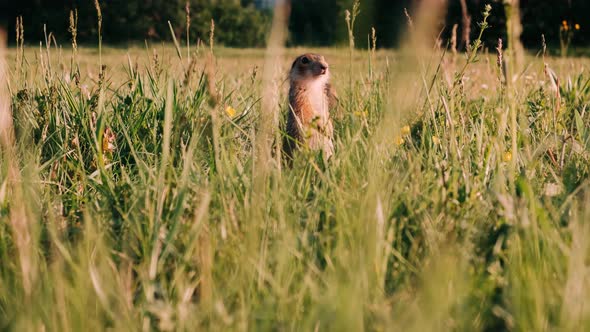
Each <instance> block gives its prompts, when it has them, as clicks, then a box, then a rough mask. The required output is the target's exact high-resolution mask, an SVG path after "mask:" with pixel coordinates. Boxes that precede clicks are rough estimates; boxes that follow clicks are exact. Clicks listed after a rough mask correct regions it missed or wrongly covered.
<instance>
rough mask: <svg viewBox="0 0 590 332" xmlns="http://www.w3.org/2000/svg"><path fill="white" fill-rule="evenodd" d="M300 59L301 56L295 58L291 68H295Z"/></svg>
mask: <svg viewBox="0 0 590 332" xmlns="http://www.w3.org/2000/svg"><path fill="white" fill-rule="evenodd" d="M298 60H299V58H297V59H295V61H293V64H292V65H291V69H293V68H295V64H297V61H298Z"/></svg>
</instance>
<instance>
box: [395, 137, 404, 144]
mask: <svg viewBox="0 0 590 332" xmlns="http://www.w3.org/2000/svg"><path fill="white" fill-rule="evenodd" d="M394 143H395V145H397V146H400V145H402V144H404V139H403V138H402V137H401V136H396V137H395V140H394Z"/></svg>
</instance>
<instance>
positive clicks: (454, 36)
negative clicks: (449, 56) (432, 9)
mask: <svg viewBox="0 0 590 332" xmlns="http://www.w3.org/2000/svg"><path fill="white" fill-rule="evenodd" d="M457 28H459V25H458V24H454V25H453V30H452V32H451V52H452V53H453V58H454V57H455V56H456V55H457Z"/></svg>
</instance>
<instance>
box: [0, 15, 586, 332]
mask: <svg viewBox="0 0 590 332" xmlns="http://www.w3.org/2000/svg"><path fill="white" fill-rule="evenodd" d="M417 21H418V22H419V20H417ZM356 42H357V46H359V45H358V44H359V41H358V40H357V41H356ZM178 48H179V46H177V47H175V46H171V45H149V47H147V48H141V47H136V48H130V49H117V48H109V47H107V46H106V45H105V46H103V47H102V50H101V53H102V54H101V61H102V64H104V65H106V70H105V72H104V74H103V75H101V74H100V73H99V69H100V68H99V66H97V65H96V63H98V56H99V54H98V51H97V50H96V49H93V48H83V47H80V48H78V51H77V53H76V60H75V61H76V62H77V63H78V64H79V68H80V77H79V78H77V77H75V76H74V75H73V73H74V72H73V71H72V70H71V68H72V66H71V58H70V56H71V55H70V53H71V52H70V50H69V49H68V48H66V47H65V46H64V48H63V49H61V50H60V49H58V48H55V47H51V48H48V49H46V48H42V49H38V48H25V49H24V57H25V59H26V61H24V62H22V66H23V70H22V71H16V70H15V69H14V68H15V63H16V60H15V58H14V57H15V56H16V54H17V52H16V49H9V50H8V52H7V55H8V57H9V68H10V70H9V72H8V77H9V79H8V85H7V88H8V89H7V91H6V94H8V95H9V96H10V97H9V100H10V101H11V105H12V111H13V119H14V127H15V132H16V143H14V144H12V145H11V146H10V147H8V146H7V145H6V144H5V145H3V146H2V150H1V152H2V153H1V154H0V156H1V157H2V164H1V168H0V261H1V262H2V264H1V265H0V326H1V327H2V328H3V329H8V330H42V329H45V330H55V331H68V330H71V331H79V330H104V329H114V330H125V331H129V330H140V329H141V330H152V329H155V330H191V331H192V330H197V329H212V330H254V331H257V330H305V331H308V330H320V331H321V330H336V331H343V330H353V331H359V330H363V329H366V330H404V331H406V330H414V331H425V330H434V331H439V330H468V331H473V330H494V329H512V330H522V331H531V330H547V329H566V330H567V329H570V330H582V329H584V328H585V327H588V326H589V324H590V319H589V318H590V313H589V312H588V306H587V305H586V299H587V298H588V295H590V294H589V289H588V282H589V278H588V277H589V276H588V269H587V267H586V265H587V260H588V250H589V249H588V248H589V244H588V240H587V239H588V238H590V231H589V229H588V226H587V225H586V220H587V218H588V217H590V212H589V211H590V210H588V206H589V204H590V200H589V198H590V196H588V190H587V185H588V180H587V179H588V174H589V173H588V172H589V171H590V166H589V165H590V164H589V158H590V155H589V145H588V143H589V137H590V131H589V130H588V129H587V128H588V126H589V124H590V115H589V114H588V111H587V105H588V103H589V102H590V76H589V75H588V74H587V73H586V72H585V68H587V66H588V65H589V64H590V60H588V59H584V58H581V59H568V58H564V59H551V58H547V59H546V61H547V66H548V68H550V69H551V70H552V71H553V72H555V74H556V75H557V77H558V78H559V80H558V82H555V81H554V80H552V79H551V78H549V76H547V74H546V69H545V68H546V66H545V63H544V62H543V59H542V58H541V57H533V56H528V57H527V58H526V66H525V69H524V72H516V73H515V74H514V76H513V77H507V80H508V83H507V85H506V86H503V85H502V79H501V78H500V77H499V76H498V75H499V74H498V70H497V68H496V60H495V56H494V55H489V54H485V51H484V50H479V53H477V54H472V56H473V57H471V56H470V57H469V63H466V62H465V57H463V56H462V55H456V56H455V55H453V54H451V53H450V52H449V53H446V52H444V51H443V50H435V51H433V52H429V53H427V54H424V56H421V57H419V58H415V57H414V56H415V54H412V53H411V52H409V51H408V50H400V51H385V50H382V51H376V52H375V53H374V54H372V53H369V51H362V50H355V51H352V52H350V53H349V50H348V49H338V48H326V49H318V50H309V49H305V50H304V49H285V50H284V54H283V55H282V56H281V57H280V58H279V59H278V61H277V62H276V63H277V64H278V65H279V66H280V68H282V69H283V72H284V73H285V74H284V77H273V76H272V75H269V76H268V78H267V79H268V80H269V81H267V82H266V84H267V85H265V88H266V89H268V88H269V87H272V88H273V89H276V91H274V90H273V91H271V92H274V93H278V98H277V100H278V104H277V105H273V104H268V105H266V106H265V107H266V109H271V110H276V111H280V112H281V114H284V112H286V111H287V105H286V100H287V98H286V91H287V89H288V86H287V84H288V83H287V82H286V78H287V77H286V75H287V71H288V69H289V65H290V63H291V61H292V59H293V58H294V57H295V56H296V55H298V54H300V53H303V52H304V51H315V52H318V53H321V54H323V55H324V56H325V57H326V59H327V61H328V62H329V63H330V66H331V71H332V73H333V75H332V76H333V83H334V85H335V87H336V89H337V91H338V92H339V96H340V105H339V109H337V110H335V111H334V113H333V117H334V123H335V135H334V136H335V148H336V153H335V154H334V156H333V158H332V159H331V160H330V162H329V164H328V165H323V164H322V162H321V158H318V156H315V155H309V154H305V153H302V154H299V155H298V156H297V158H296V160H295V161H294V164H293V167H292V168H288V167H287V168H285V167H278V166H277V165H274V166H272V165H271V166H265V167H268V169H267V170H266V171H265V175H264V176H265V180H264V181H262V182H259V183H258V185H257V186H254V185H253V184H254V182H255V179H256V176H257V174H258V173H259V170H257V169H256V167H257V166H256V165H257V163H256V160H255V156H256V155H257V152H256V148H255V144H256V141H255V137H256V134H257V133H258V132H259V124H260V122H259V120H260V114H261V109H263V108H262V101H261V98H262V97H263V86H262V81H263V74H264V69H265V68H264V66H265V64H268V61H265V58H264V56H265V51H264V50H235V49H226V48H215V49H214V55H215V58H214V59H213V60H212V61H214V64H215V66H214V68H215V70H213V72H208V69H209V70H210V68H211V67H208V66H211V64H210V63H208V61H207V56H208V53H209V52H210V50H209V48H208V47H203V46H201V47H200V48H198V47H196V46H192V49H193V53H192V54H191V59H192V60H193V61H195V62H194V65H193V66H191V65H190V63H189V62H188V61H181V60H180V59H179V58H178V54H181V53H180V52H179V51H178ZM488 48H492V47H490V46H488ZM49 59H50V60H51V63H50V62H48V61H49ZM185 60H186V59H185ZM476 60H477V61H476ZM351 61H352V62H353V63H354V66H353V67H352V68H354V71H351V70H350V68H351V66H350V65H351ZM210 71H211V70H210ZM212 79H213V80H214V81H213V82H214V83H215V84H214V86H213V87H211V86H210V84H209V83H208V82H210V80H212ZM558 91H559V94H558ZM213 94H218V96H213ZM0 96H1V94H0ZM271 100H272V99H271ZM512 115H515V122H512V118H511V116H512ZM281 121H282V119H281ZM384 124H386V125H384ZM279 128H280V127H279ZM274 129H277V128H274ZM515 135H516V136H515ZM279 141H280V140H279ZM514 144H516V149H515V148H514V147H515V145H514ZM279 151H280V149H275V148H274V146H273V149H272V157H273V158H274V159H275V160H280V158H278V157H277V155H276V153H278V152H279ZM15 165H16V168H17V169H18V172H17V176H16V177H15V174H14V172H13V173H11V169H12V168H14V167H15ZM15 216H16V217H15ZM15 218H20V219H18V220H20V221H23V223H20V224H19V223H18V222H15V220H17V219H15ZM23 225H24V226H26V228H22V227H23ZM19 227H21V228H19ZM22 229H27V230H28V235H27V236H28V238H23V237H22V236H21V235H22V233H19V231H20V230H22ZM31 264H34V265H33V266H32V267H31Z"/></svg>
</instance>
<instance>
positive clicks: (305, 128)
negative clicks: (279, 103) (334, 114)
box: [291, 87, 333, 158]
mask: <svg viewBox="0 0 590 332" xmlns="http://www.w3.org/2000/svg"><path fill="white" fill-rule="evenodd" d="M298 92H299V93H298V94H297V95H292V96H291V97H292V98H291V106H292V107H293V110H294V113H295V115H296V119H294V120H295V121H297V127H298V135H297V136H299V140H300V141H302V143H304V144H305V145H306V146H307V147H309V148H310V149H312V150H323V151H324V154H325V156H326V157H328V158H329V156H330V155H331V154H332V151H333V145H332V131H333V129H332V122H331V120H330V111H329V100H328V96H327V95H326V93H325V89H324V88H323V87H308V89H306V90H300V91H298Z"/></svg>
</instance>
